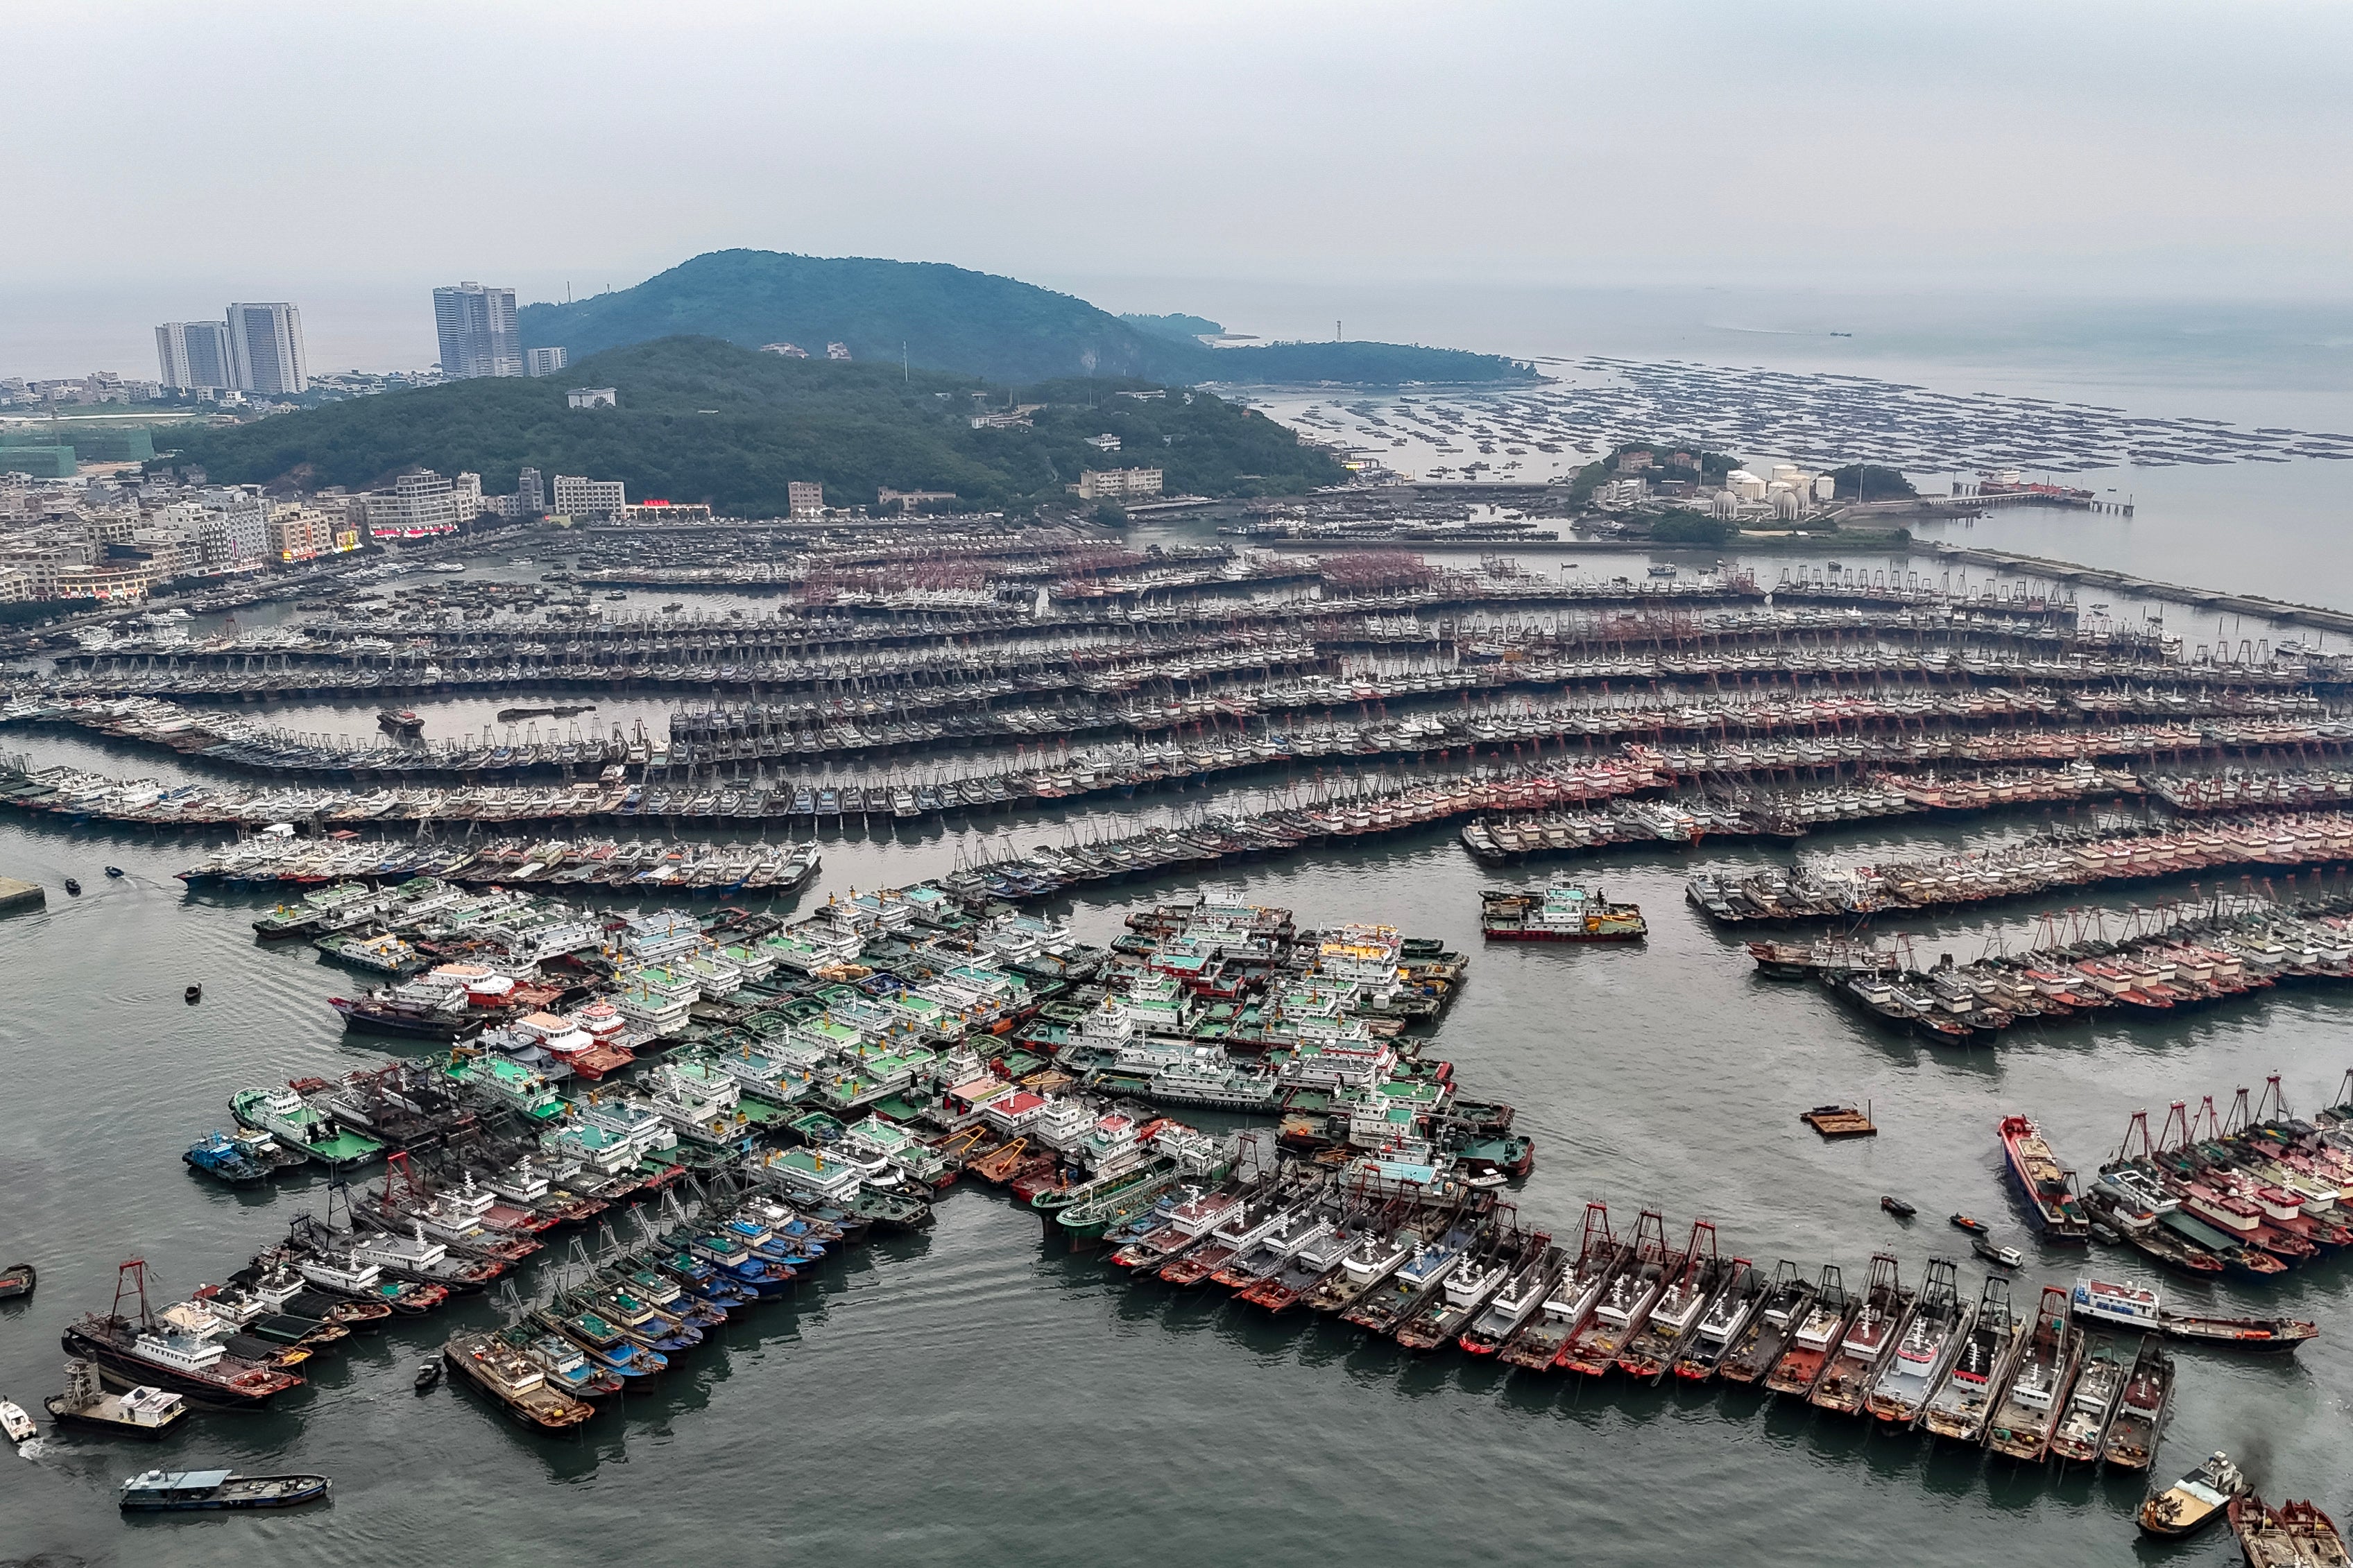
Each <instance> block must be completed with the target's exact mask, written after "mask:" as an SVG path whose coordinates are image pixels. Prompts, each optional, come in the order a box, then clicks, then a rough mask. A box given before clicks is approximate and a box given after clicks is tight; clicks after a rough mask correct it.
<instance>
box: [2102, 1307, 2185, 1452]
mask: <svg viewBox="0 0 2353 1568" xmlns="http://www.w3.org/2000/svg"><path fill="white" fill-rule="evenodd" d="M2172 1409H2173V1358H2172V1357H2171V1356H2169V1355H2168V1354H2166V1353H2165V1348H2164V1346H2163V1345H2161V1344H2159V1343H2158V1339H2157V1336H2156V1335H2154V1334H2144V1335H2143V1336H2141V1342H2140V1350H2139V1352H2138V1353H2137V1354H2136V1355H2135V1356H2134V1357H2133V1364H2132V1371H2131V1372H2130V1373H2127V1374H2126V1378H2125V1386H2124V1392H2123V1393H2122V1394H2119V1395H2118V1396H2117V1399H2116V1415H2114V1416H2113V1417H2112V1418H2111V1419H2110V1420H2109V1422H2108V1430H2107V1435H2106V1436H2105V1437H2103V1438H2102V1439H2101V1442H2100V1457H2101V1458H2102V1459H2104V1460H2105V1461H2106V1462H2107V1463H2108V1464H2110V1465H2112V1466H2115V1467H2116V1468H2118V1469H2125V1470H2145V1469H2147V1468H2148V1467H2149V1464H2150V1462H2151V1461H2152V1460H2154V1459H2155V1458H2157V1440H2158V1437H2159V1436H2161V1435H2162V1434H2163V1432H2164V1430H2165V1418H2166V1417H2167V1416H2168V1415H2171V1414H2172Z"/></svg>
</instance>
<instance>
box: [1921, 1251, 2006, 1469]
mask: <svg viewBox="0 0 2353 1568" xmlns="http://www.w3.org/2000/svg"><path fill="white" fill-rule="evenodd" d="M2025 1338H2026V1325H2025V1324H2024V1323H2023V1322H2021V1321H2020V1320H2019V1317H2018V1314H2017V1312H2016V1310H2013V1309H2012V1308H2011V1306H2010V1281H2008V1280H2007V1279H1988V1280H1987V1281H1986V1282H1985V1288H1984V1289H1983V1290H1982V1291H1980V1292H1979V1293H1978V1304H1977V1309H1976V1310H1975V1311H1974V1312H1973V1313H1972V1314H1971V1315H1970V1319H1969V1326H1968V1330H1967V1331H1966V1332H1965V1333H1964V1335H1963V1336H1962V1342H1961V1346H1960V1350H1959V1352H1957V1354H1956V1355H1955V1356H1954V1357H1953V1361H1952V1364H1951V1365H1950V1366H1949V1367H1947V1369H1946V1372H1945V1375H1944V1378H1943V1379H1942V1380H1941V1381H1940V1382H1938V1383H1937V1384H1936V1388H1935V1390H1934V1392H1932V1393H1931V1394H1929V1395H1928V1402H1927V1404H1926V1405H1923V1406H1921V1409H1920V1418H1919V1422H1918V1426H1920V1428H1921V1430H1923V1431H1926V1433H1928V1434H1929V1435H1930V1436H1936V1437H1946V1438H1949V1439H1951V1440H1952V1441H1954V1442H1957V1443H1968V1444H1972V1445H1974V1444H1976V1443H1977V1442H1978V1441H1979V1440H1981V1439H1982V1438H1983V1437H1984V1436H1985V1429H1986V1421H1987V1419H1988V1417H1989V1416H1990V1415H1992V1414H1993V1409H1994V1404H1995V1402H1996V1401H1997V1400H1999V1399H2000V1397H2001V1396H2002V1394H2003V1393H2004V1391H2005V1390H2006V1389H2007V1388H2008V1387H2009V1384H2010V1374H2011V1373H2012V1372H2014V1371H2015V1370H2016V1369H2017V1365H2018V1355H2019V1350H2020V1347H2021V1345H2022V1344H2023V1343H2024V1342H2025Z"/></svg>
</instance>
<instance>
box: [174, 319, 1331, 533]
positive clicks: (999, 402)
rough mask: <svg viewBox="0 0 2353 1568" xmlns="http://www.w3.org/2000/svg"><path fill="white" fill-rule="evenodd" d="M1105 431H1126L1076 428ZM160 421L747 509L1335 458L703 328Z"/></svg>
mask: <svg viewBox="0 0 2353 1568" xmlns="http://www.w3.org/2000/svg"><path fill="white" fill-rule="evenodd" d="M579 385H596V386H611V387H613V388H615V389H616V391H617V395H618V400H619V406H617V407H613V408H580V409H575V408H572V407H570V406H568V405H567V403H566V401H565V389H566V388H567V387H570V386H579ZM1131 393H1143V394H1146V395H1144V396H1132V395H1124V394H1131ZM1155 393H1156V394H1157V395H1151V394H1155ZM1030 404H1038V405H1043V406H1042V407H1039V409H1038V410H1037V411H1036V412H1035V413H1033V414H1032V415H1030V416H1029V417H1030V420H1031V425H1030V426H1029V427H1026V428H1025V427H1018V426H1017V427H1013V428H1008V429H981V430H976V429H974V428H973V427H972V420H973V417H974V416H975V415H976V413H980V412H986V411H987V410H990V409H1001V408H1006V407H1008V406H1013V405H1030ZM1104 434H1110V435H1115V436H1118V437H1120V438H1121V444H1122V448H1123V449H1122V450H1121V451H1119V452H1118V453H1116V454H1113V455H1106V454H1104V453H1103V452H1101V451H1098V450H1097V449H1095V448H1094V447H1090V446H1088V445H1087V441H1088V438H1089V437H1096V436H1100V435H1104ZM171 438H172V439H173V440H174V442H176V443H177V450H176V452H175V453H174V454H173V455H170V456H167V457H164V458H160V459H159V461H160V462H164V463H197V464H201V465H202V466H203V467H204V468H205V470H206V473H207V475H209V476H210V478H211V479H214V480H216V481H218V482H226V483H231V484H275V485H290V486H300V487H306V488H307V487H316V486H322V485H348V486H351V487H353V488H354V489H359V488H364V487H370V486H375V485H379V484H382V483H385V482H386V481H388V480H389V479H390V478H391V477H392V476H393V475H396V474H397V473H399V472H400V471H401V470H402V469H404V468H411V467H415V466H419V465H421V466H423V467H426V468H434V469H438V471H440V472H442V473H445V474H453V473H462V472H473V473H478V474H480V475H481V476H482V485H483V489H484V490H485V492H486V493H490V494H499V493H502V492H506V491H511V490H512V489H513V488H514V482H515V471H516V469H517V468H523V467H530V468H537V469H539V470H540V472H541V473H542V474H544V475H548V476H551V477H552V476H554V475H555V474H559V473H564V474H585V475H587V476H589V477H590V478H593V479H621V480H624V481H625V482H626V483H627V484H628V494H629V497H630V499H632V500H638V499H641V498H644V497H647V496H658V497H662V498H665V499H667V500H678V501H708V502H709V503H711V505H712V506H713V507H715V508H717V509H719V510H721V511H723V512H726V513H730V514H733V515H738V516H751V517H766V516H776V515H780V514H782V513H783V512H784V511H785V510H786V507H787V501H786V488H785V487H786V485H787V484H788V483H789V482H790V481H792V480H795V479H803V480H807V479H818V480H822V481H823V482H824V484H825V487H826V499H827V500H828V501H829V502H831V503H832V504H833V505H836V506H853V505H865V506H871V505H873V504H874V503H875V500H876V491H877V490H878V489H881V488H884V487H887V488H889V489H902V490H950V491H953V492H955V495H956V496H957V497H958V498H959V499H960V500H963V501H965V502H967V503H970V504H972V505H974V506H976V507H979V508H985V509H996V508H1015V509H1022V508H1026V507H1028V506H1029V505H1031V504H1034V503H1036V502H1038V501H1040V500H1065V499H1067V497H1066V496H1065V492H1064V490H1063V488H1062V487H1063V486H1064V485H1066V484H1068V483H1070V482H1071V481H1073V480H1075V479H1078V477H1079V474H1080V471H1081V470H1082V469H1083V468H1121V467H1145V468H1161V469H1163V470H1164V471H1165V472H1166V489H1167V491H1168V492H1169V493H1171V494H1177V493H1192V494H1198V495H1214V496H1240V495H1288V494H1295V493H1297V492H1299V491H1301V490H1304V489H1309V488H1311V487H1313V486H1316V485H1323V484H1331V483H1335V482H1336V481H1338V480H1340V479H1344V478H1345V477H1346V476H1345V473H1344V471H1343V470H1342V469H1341V468H1340V465H1339V463H1338V462H1337V461H1336V460H1335V458H1333V457H1332V456H1331V455H1330V454H1329V453H1327V452H1325V451H1324V450H1323V449H1322V448H1320V447H1303V446H1301V445H1300V444H1299V441H1298V439H1297V437H1295V436H1293V433H1292V432H1291V431H1290V430H1288V429H1286V428H1284V427H1283V426H1280V425H1278V424H1276V423H1274V422H1273V421H1272V420H1271V419H1269V418H1267V417H1266V416H1264V415H1261V414H1257V413H1254V412H1252V411H1250V409H1247V408H1243V407H1241V406H1240V405H1237V404H1232V403H1229V402H1227V401H1225V400H1224V399H1222V398H1219V397H1215V396H1212V395H1209V394H1208V393H1203V392H1192V393H1188V392H1186V391H1184V390H1182V389H1176V390H1168V391H1161V390H1160V389H1158V388H1155V387H1153V386H1151V385H1150V384H1148V383H1144V382H1139V381H1131V380H1115V379H1109V378H1103V377H1096V378H1090V379H1082V380H1071V381H1056V382H1044V383H1038V384H1029V385H1026V386H1020V387H1012V386H1006V385H1001V384H995V383H989V382H985V381H982V380H980V379H978V378H976V377H973V376H962V375H949V374H941V373H938V372H933V371H915V372H913V373H912V374H905V375H902V373H901V371H900V368H899V367H898V366H897V365H895V364H891V365H880V364H860V363H846V364H845V363H839V362H831V363H828V361H826V360H823V359H814V360H797V359H786V358H781V357H779V356H777V355H776V354H769V353H757V352H754V351H753V350H748V349H742V348H737V347H735V346H733V345H732V344H729V343H723V342H716V341H714V340H712V339H710V338H668V339H663V340H661V341H659V342H648V343H638V344H635V345H633V346H631V347H628V348H621V349H614V350H611V351H609V352H607V353H603V354H598V355H596V356H594V357H592V358H590V359H588V360H586V361H584V362H582V363H579V364H576V365H575V366H573V367H572V368H571V369H570V370H568V371H567V372H566V373H565V375H564V376H563V377H561V378H553V379H538V380H533V379H525V378H520V377H500V378H484V379H480V380H476V381H461V382H455V383H451V384H448V385H444V386H434V387H424V388H419V389H417V390H415V391H408V392H394V393H387V394H385V395H382V396H377V397H361V398H353V399H352V400H350V401H348V402H343V403H333V404H329V405H325V406H323V407H319V408H311V409H305V410H302V411H301V412H299V413H293V414H280V415H276V416H272V417H270V418H268V419H263V420H259V421H257V422H255V423H253V424H249V425H239V426H229V427H224V428H219V429H205V428H201V427H197V426H182V427H175V428H174V429H173V430H172V432H171Z"/></svg>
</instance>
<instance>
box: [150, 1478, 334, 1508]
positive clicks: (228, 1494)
mask: <svg viewBox="0 0 2353 1568" xmlns="http://www.w3.org/2000/svg"><path fill="white" fill-rule="evenodd" d="M331 1485H332V1482H330V1481H329V1480H328V1479H327V1478H326V1477H324V1476H237V1475H231V1474H230V1473H229V1472H228V1471H227V1470H147V1471H144V1472H142V1473H141V1474H139V1475H135V1476H133V1477H132V1478H131V1479H129V1480H127V1481H125V1482H123V1483H122V1499H121V1501H122V1511H123V1512H125V1513H143V1512H152V1511H157V1510H183V1509H208V1510H209V1509H231V1508H295V1507H298V1506H300V1505H301V1504H303V1503H306V1502H317V1501H318V1500H320V1499H322V1498H323V1497H325V1496H326V1495H327V1489H328V1488H329V1487H330V1486H331Z"/></svg>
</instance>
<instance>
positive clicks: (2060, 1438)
mask: <svg viewBox="0 0 2353 1568" xmlns="http://www.w3.org/2000/svg"><path fill="white" fill-rule="evenodd" d="M2128 1376H2129V1369H2128V1368H2127V1367H2126V1363H2125V1361H2124V1359H2123V1353H2122V1352H2121V1351H2120V1350H2119V1349H2118V1347H2117V1344H2116V1340H2115V1338H2114V1337H2113V1336H2111V1335H2108V1334H2098V1335H2094V1336H2093V1337H2092V1339H2091V1342H2090V1344H2089V1347H2088V1349H2087V1350H2086V1351H2085V1352H2084V1370H2083V1371H2082V1372H2079V1373H2076V1374H2075V1389H2074V1392H2073V1394H2069V1395H2068V1396H2067V1408H2066V1410H2065V1412H2064V1413H2063V1415H2061V1416H2060V1417H2059V1426H2058V1427H2057V1429H2056V1430H2054V1431H2053V1432H2052V1434H2051V1457H2052V1458H2054V1459H2067V1460H2073V1461H2074V1462H2075V1463H2077V1464H2086V1465H2088V1464H2096V1463H2098V1462H2099V1459H2100V1457H2101V1449H2102V1446H2103V1445H2104V1444H2105V1442H2106V1441H2107V1436H2108V1425H2109V1423H2110V1422H2111V1421H2113V1420H2114V1419H2115V1417H2116V1408H2117V1405H2118V1403H2119V1402H2120V1401H2121V1400H2122V1399H2123V1397H2124V1392H2125V1384H2126V1381H2127V1380H2128Z"/></svg>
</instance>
